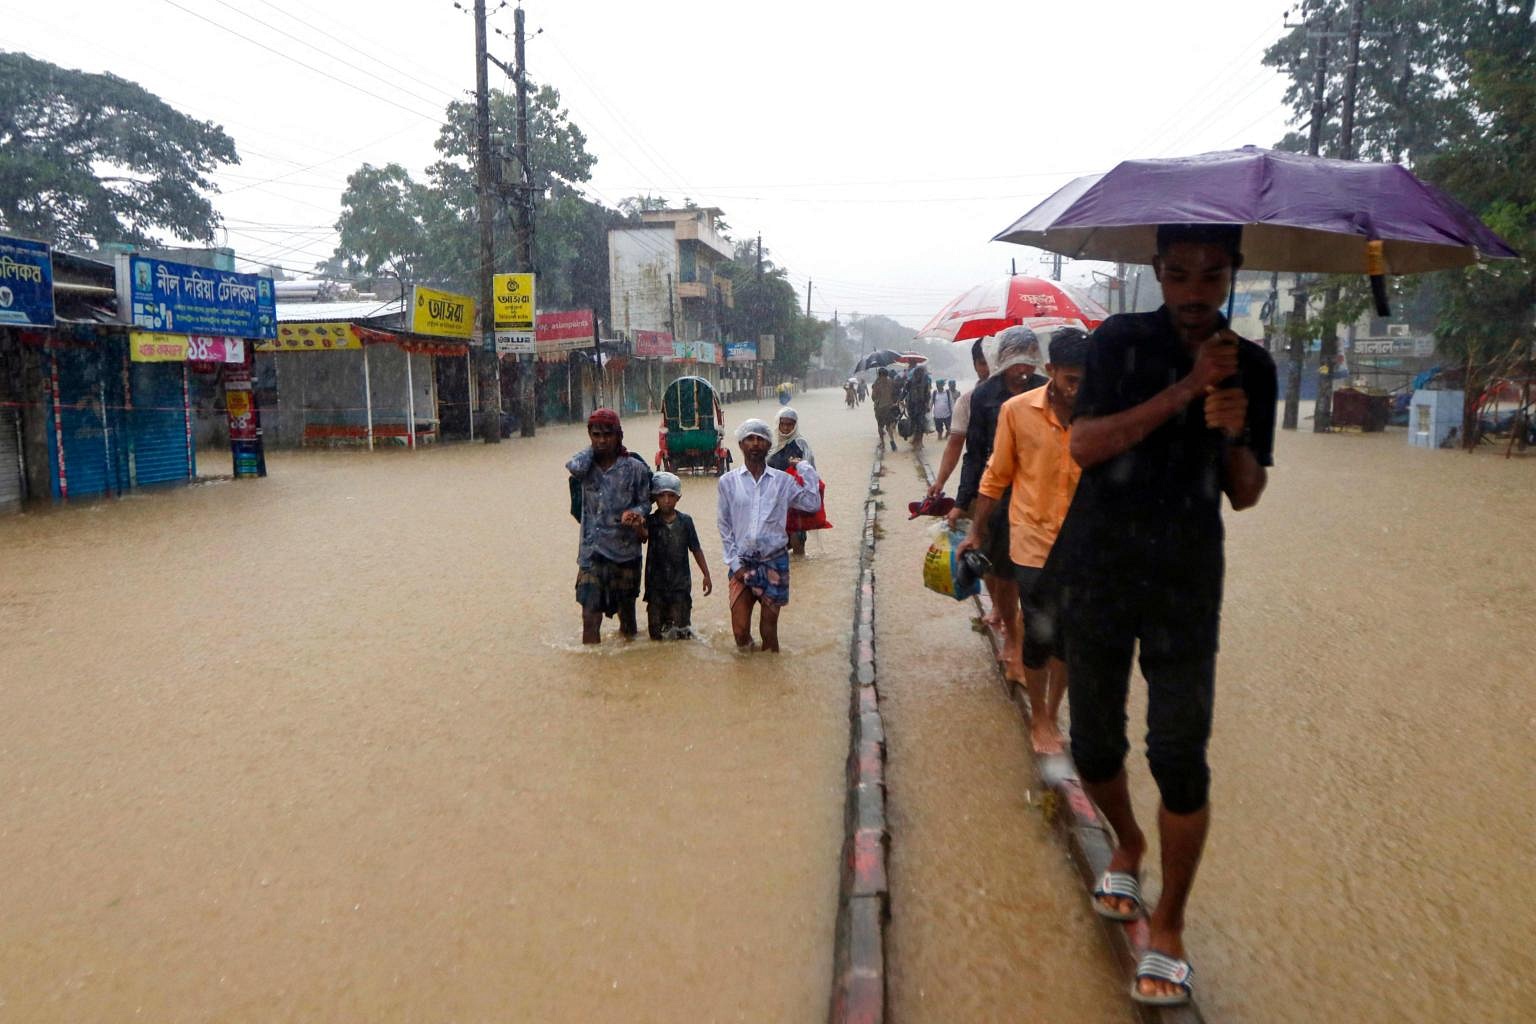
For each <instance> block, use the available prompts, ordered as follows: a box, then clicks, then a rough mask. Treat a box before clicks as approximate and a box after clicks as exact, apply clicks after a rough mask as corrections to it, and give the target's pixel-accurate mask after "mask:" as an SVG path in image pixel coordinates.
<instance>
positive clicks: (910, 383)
mask: <svg viewBox="0 0 1536 1024" xmlns="http://www.w3.org/2000/svg"><path fill="white" fill-rule="evenodd" d="M906 402H907V421H908V422H909V423H911V424H912V447H913V448H914V449H917V448H921V447H922V446H923V435H924V434H926V433H927V432H928V410H929V408H930V407H931V405H932V402H933V381H932V379H931V378H930V377H929V376H928V368H927V367H926V366H923V365H922V364H921V363H919V364H918V365H917V366H914V367H913V368H912V375H911V376H910V377H908V378H907V394H906Z"/></svg>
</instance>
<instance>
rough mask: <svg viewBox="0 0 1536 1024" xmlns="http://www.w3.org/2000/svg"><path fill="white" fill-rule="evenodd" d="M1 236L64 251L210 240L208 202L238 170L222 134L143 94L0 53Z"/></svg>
mask: <svg viewBox="0 0 1536 1024" xmlns="http://www.w3.org/2000/svg"><path fill="white" fill-rule="evenodd" d="M0 95H4V96H5V98H6V100H5V104H4V105H3V106H0V229H4V230H6V231H9V232H14V233H16V234H19V235H28V236H32V237H35V238H40V239H43V240H45V241H48V242H51V243H53V244H55V245H59V246H70V247H80V248H84V247H92V246H98V245H100V244H102V243H105V242H130V243H133V244H135V245H151V244H154V243H156V242H158V241H160V240H161V239H160V238H158V237H157V235H158V233H159V232H168V233H169V234H171V235H173V236H174V237H176V238H179V239H183V240H185V241H189V242H211V241H213V238H214V233H215V231H216V230H217V229H218V227H219V225H220V223H221V218H220V216H219V214H218V212H217V211H216V210H215V209H214V208H213V203H212V202H211V201H210V199H209V198H208V193H213V192H217V191H218V190H217V188H216V187H215V185H214V184H213V182H212V181H211V180H210V179H209V177H208V175H209V173H210V172H211V171H213V170H215V169H216V168H218V167H219V166H220V165H223V164H238V163H239V162H240V157H239V155H238V154H237V153H236V152H235V143H234V140H233V139H231V138H230V137H229V136H228V135H226V134H225V133H224V130H223V129H222V128H221V127H219V126H218V125H215V124H212V123H210V122H207V121H199V120H196V119H195V118H191V117H188V116H187V115H185V114H182V113H180V112H179V111H177V110H175V109H174V108H172V107H171V106H170V105H169V104H167V103H165V102H164V101H163V100H161V99H160V98H159V97H158V96H155V95H154V94H153V93H151V92H149V91H148V90H146V89H144V88H143V87H141V86H139V85H136V84H134V83H133V82H129V81H127V80H125V79H122V78H118V77H117V76H116V75H111V74H91V73H87V72H84V71H78V70H71V69H68V68H62V67H59V66H58V65H56V64H50V63H48V62H47V61H42V60H37V59H35V58H33V57H29V56H27V55H26V54H24V53H4V52H0Z"/></svg>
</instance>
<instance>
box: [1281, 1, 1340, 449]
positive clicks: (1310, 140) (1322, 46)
mask: <svg viewBox="0 0 1536 1024" xmlns="http://www.w3.org/2000/svg"><path fill="white" fill-rule="evenodd" d="M1309 35H1311V36H1312V39H1313V40H1314V41H1315V43H1316V45H1317V48H1316V49H1315V50H1314V51H1313V63H1312V124H1311V125H1310V128H1309V131H1308V132H1307V153H1308V154H1309V155H1311V156H1317V152H1318V150H1319V149H1320V148H1321V147H1322V143H1323V120H1324V118H1326V117H1327V114H1328V104H1327V102H1326V100H1325V97H1324V95H1323V93H1324V90H1325V89H1326V88H1327V84H1328V19H1327V18H1324V19H1323V26H1322V29H1321V30H1320V31H1318V32H1314V33H1309ZM1291 294H1292V305H1291V317H1290V323H1289V324H1288V328H1289V330H1288V331H1287V333H1288V334H1290V335H1291V337H1290V338H1289V339H1288V340H1289V342H1290V346H1291V363H1290V369H1289V372H1288V373H1287V375H1286V388H1285V414H1284V416H1283V417H1282V418H1281V422H1280V425H1281V427H1282V428H1283V429H1285V430H1295V429H1296V424H1297V422H1298V421H1299V420H1300V419H1301V376H1302V370H1303V367H1304V365H1305V360H1306V352H1307V339H1306V338H1304V337H1301V335H1303V334H1304V333H1305V332H1304V331H1303V330H1302V327H1303V326H1304V325H1305V324H1306V322H1307V289H1306V287H1305V286H1304V285H1303V284H1302V281H1301V275H1300V274H1298V275H1296V285H1295V288H1294V289H1293V290H1292V292H1291Z"/></svg>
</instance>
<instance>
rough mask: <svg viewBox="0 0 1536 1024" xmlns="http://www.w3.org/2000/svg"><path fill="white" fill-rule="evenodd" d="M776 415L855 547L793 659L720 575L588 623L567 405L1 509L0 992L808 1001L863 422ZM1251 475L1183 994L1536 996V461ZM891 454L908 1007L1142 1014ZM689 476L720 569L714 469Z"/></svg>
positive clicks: (1365, 464) (824, 546)
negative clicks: (434, 440)
mask: <svg viewBox="0 0 1536 1024" xmlns="http://www.w3.org/2000/svg"><path fill="white" fill-rule="evenodd" d="M795 404H796V406H797V408H799V409H800V411H801V413H802V424H803V427H804V430H805V432H806V434H807V435H808V436H809V437H810V439H811V440H812V442H813V443H814V445H815V448H816V453H817V460H818V463H819V464H820V465H821V467H822V468H823V470H824V472H825V475H826V477H827V479H828V493H827V497H828V503H829V516H830V518H831V519H832V521H833V522H834V523H836V524H838V527H839V528H837V529H833V530H832V531H828V532H823V533H821V534H819V535H813V537H812V540H811V544H810V549H809V555H810V557H809V558H807V559H806V560H805V561H804V562H796V563H795V565H794V569H793V598H792V601H791V604H790V606H789V608H788V609H787V610H786V611H785V614H784V618H783V627H782V637H783V642H784V653H783V654H782V655H781V656H780V657H778V658H771V657H763V656H747V657H742V656H740V655H738V654H737V653H736V652H735V651H734V649H733V644H732V643H731V640H730V635H729V629H728V626H727V622H726V615H725V603H724V599H723V595H717V596H716V597H712V598H702V597H698V596H696V605H695V609H696V614H695V620H696V622H697V623H698V624H699V625H700V627H701V639H700V640H699V641H697V642H694V643H681V644H679V643H673V644H652V643H650V642H648V641H640V642H637V643H633V644H621V643H619V642H617V641H616V640H615V639H613V638H612V636H611V633H612V626H611V624H609V627H608V630H607V631H608V633H609V634H610V636H609V638H608V639H607V640H605V643H604V645H603V646H602V647H601V648H600V649H597V650H584V649H582V648H581V646H580V644H579V643H577V640H578V638H579V616H578V614H577V609H576V606H575V603H574V600H573V597H572V582H573V578H574V561H575V544H576V528H575V524H574V523H573V522H572V521H571V520H570V518H569V516H568V514H567V511H566V490H565V483H564V474H563V470H562V468H561V464H562V463H563V462H564V460H565V459H566V458H567V457H568V456H569V455H570V454H571V453H572V452H573V451H574V450H575V449H576V448H578V447H579V446H580V445H581V444H582V443H584V442H583V434H582V433H581V431H580V430H579V428H573V427H557V428H552V429H550V430H547V431H545V432H543V433H542V434H541V436H540V437H538V438H536V439H534V440H533V441H531V442H528V441H522V440H514V441H511V442H508V443H506V444H503V445H500V446H494V447H492V446H481V445H470V446H451V447H445V448H442V449H440V450H424V451H421V452H418V453H407V452H380V453H375V454H374V455H372V456H369V455H366V454H364V453H359V452H337V453H318V452H304V453H276V454H274V455H273V456H272V458H271V460H270V464H271V469H272V472H273V476H272V477H271V478H269V479H267V480H265V481H259V482H241V483H231V482H214V483H205V484H201V485H198V486H195V487H191V488H183V489H179V490H174V491H168V492H162V493H155V494H139V495H135V496H133V497H131V498H128V499H126V500H122V501H118V502H112V503H108V504H104V505H99V506H84V507H75V508H67V509H61V510H57V511H45V512H40V513H33V514H28V515H25V516H20V517H10V518H8V519H4V520H0V666H3V671H0V678H3V681H4V686H3V687H0V778H4V779H5V781H6V787H7V793H6V799H5V800H4V801H0V843H3V846H4V849H5V851H6V862H7V864H8V865H9V870H7V871H6V872H4V873H0V1000H3V1002H0V1017H4V1018H7V1019H10V1018H14V1019H17V1020H26V1021H29V1022H31V1021H79V1020H115V1019H124V1018H128V1017H132V1016H137V1017H139V1018H141V1019H145V1020H207V1019H218V1020H225V1021H273V1020H278V1021H281V1020H295V1021H297V1020H317V1019H333V1020H339V1019H368V1020H414V1019H457V1020H506V1019H528V1020H534V1019H562V1020H564V1019H580V1020H604V1021H670V1020H678V1019H690V1020H692V1019H697V1020H751V1021H810V1020H819V1019H822V1018H823V1017H824V1015H825V1013H826V1006H827V999H828V993H829V990H830V985H831V951H832V936H833V926H834V918H835V913H836V899H837V890H838V861H839V855H840V851H841V846H842V838H843V819H842V815H843V801H844V788H843V787H844V775H843V768H844V758H845V755H846V753H847V743H848V720H847V708H848V660H847V654H848V641H849V626H850V622H851V614H852V596H853V581H854V578H855V573H856V569H857V546H858V539H859V538H858V528H859V523H860V522H861V520H862V505H863V501H864V498H865V484H866V483H867V480H868V473H869V460H870V452H871V448H872V441H873V430H872V414H871V412H870V410H869V407H868V406H867V405H866V406H865V407H863V408H861V409H859V410H856V411H849V410H846V409H844V408H843V406H842V400H841V395H840V394H839V393H836V392H832V391H826V392H817V393H813V394H811V395H809V396H804V397H799V398H797V400H796V403H795ZM773 408H774V407H773V406H770V405H767V404H763V405H760V406H757V407H751V406H745V405H736V406H730V407H728V408H727V416H728V418H729V420H730V423H731V425H732V426H734V425H735V424H736V423H739V422H740V420H741V419H742V418H743V417H744V416H745V415H748V414H749V413H751V412H757V413H759V414H770V415H771V412H772V409H773ZM627 426H628V439H629V440H630V442H631V443H632V444H633V445H634V447H636V448H637V449H639V450H640V451H641V452H643V453H644V454H646V455H649V454H650V453H651V451H652V450H653V448H654V444H655V429H654V418H653V417H639V418H632V419H631V420H630V421H629V422H628V424H627ZM1277 458H1278V460H1279V462H1280V468H1279V469H1278V470H1277V471H1276V472H1275V474H1274V475H1273V477H1272V482H1271V490H1270V494H1269V495H1268V496H1267V497H1266V499H1265V501H1264V503H1263V504H1261V505H1260V507H1259V508H1258V509H1256V510H1254V511H1253V512H1250V513H1245V514H1243V515H1241V516H1232V517H1229V519H1228V522H1229V537H1230V541H1229V575H1228V600H1227V611H1226V618H1225V633H1224V648H1223V653H1222V662H1221V669H1220V682H1219V684H1218V693H1219V697H1218V710H1217V716H1216V721H1217V725H1216V735H1215V737H1214V739H1213V744H1212V761H1213V765H1214V768H1215V788H1214V792H1213V807H1214V809H1215V824H1214V828H1213V832H1212V840H1211V846H1210V849H1209V851H1208V853H1207V857H1206V861H1205V865H1204V867H1203V869H1202V874H1201V878H1200V884H1199V886H1198V887H1197V889H1196V892H1195V897H1194V901H1193V903H1192V905H1191V918H1190V933H1189V943H1190V948H1191V952H1192V954H1193V956H1194V958H1195V963H1196V970H1197V972H1198V974H1197V977H1198V984H1199V986H1200V999H1201V1004H1202V1008H1203V1009H1204V1011H1205V1013H1206V1015H1207V1017H1208V1019H1211V1020H1221V1021H1259V1022H1270V1021H1274V1022H1280V1021H1310V1020H1316V1019H1319V1018H1320V1017H1326V1018H1329V1019H1340V1020H1373V1019H1393V1020H1395V1019H1404V1020H1412V1019H1426V1018H1432V1019H1438V1020H1461V1021H1473V1020H1512V1019H1520V1018H1521V1017H1522V1016H1525V1015H1528V1011H1529V1008H1530V1006H1531V1005H1532V1003H1533V1001H1536V991H1533V988H1532V986H1533V985H1536V980H1533V979H1536V963H1533V961H1532V955H1531V952H1530V951H1531V950H1532V949H1533V948H1536V924H1533V920H1532V918H1531V916H1530V915H1529V914H1525V913H1523V912H1521V910H1522V908H1523V907H1524V906H1525V903H1524V901H1523V898H1522V896H1521V895H1520V892H1519V889H1518V885H1516V886H1515V887H1514V889H1510V888H1509V886H1508V885H1507V884H1505V883H1501V882H1499V881H1498V880H1499V879H1519V878H1523V877H1526V876H1528V875H1529V874H1530V873H1531V870H1532V869H1533V868H1536V844H1533V843H1532V842H1531V837H1532V836H1533V835H1536V821H1533V816H1532V815H1533V812H1532V811H1531V810H1530V808H1531V807H1532V806H1533V805H1536V781H1533V780H1536V776H1533V775H1532V773H1531V772H1530V770H1529V751H1530V749H1531V747H1532V745H1533V742H1536V695H1533V692H1532V691H1531V689H1530V687H1529V686H1528V685H1523V684H1524V682H1525V681H1526V680H1528V679H1529V678H1530V675H1531V668H1532V665H1533V663H1536V657H1533V644H1532V639H1531V633H1530V631H1529V623H1528V619H1529V615H1528V610H1529V607H1530V597H1531V595H1532V583H1531V581H1532V580H1533V579H1536V555H1533V554H1532V548H1531V547H1530V545H1529V544H1526V543H1523V542H1522V540H1521V538H1522V537H1523V536H1524V533H1526V532H1528V523H1529V509H1530V508H1531V507H1532V504H1533V501H1536V472H1533V470H1536V462H1531V461H1529V460H1527V461H1525V462H1520V461H1518V460H1517V461H1515V462H1512V463H1505V462H1503V461H1502V460H1495V459H1491V458H1487V457H1485V456H1476V457H1466V456H1461V455H1458V454H1456V453H1425V452H1415V451H1410V450H1408V449H1407V446H1406V445H1405V444H1404V443H1403V440H1402V437H1401V435H1389V436H1386V437H1380V436H1377V437H1359V436H1335V437H1314V436H1312V435H1310V434H1301V435H1285V436H1283V437H1282V439H1281V444H1280V449H1279V451H1278V453H1277ZM887 469H888V472H887V477H886V481H887V482H886V484H885V485H884V486H885V490H886V494H885V498H884V500H885V503H886V511H885V512H884V513H882V519H881V522H882V529H883V532H884V538H883V539H882V540H881V542H880V547H879V548H878V550H877V555H876V559H877V561H876V569H877V585H878V587H879V596H878V603H877V606H876V607H877V615H878V616H879V619H878V622H877V629H878V643H879V651H880V659H881V660H880V665H881V672H882V676H883V677H884V678H883V689H882V697H883V699H884V700H885V713H886V718H887V726H888V731H889V735H888V740H889V764H888V769H887V771H888V783H889V787H890V803H889V813H890V820H891V823H892V827H893V832H894V836H893V844H892V854H891V884H892V900H893V919H892V924H891V928H890V931H889V932H888V943H889V945H888V965H889V972H890V973H889V978H890V985H891V990H890V996H891V998H890V1005H891V1008H892V1011H893V1016H892V1019H895V1020H904V1021H905V1020H925V1019H927V1020H945V1019H949V1020H959V1019H966V1020H994V1019H995V1020H1004V1019H1013V1017H1014V1016H1015V1015H1016V1014H1017V1013H1019V1012H1020V1010H1021V1008H1024V1007H1028V1008H1030V1009H1032V1010H1038V1011H1039V1012H1040V1013H1042V1014H1048V1015H1049V1016H1050V1019H1068V1020H1071V1019H1079V1020H1099V1019H1111V1015H1112V1016H1113V1018H1114V1019H1122V1014H1124V1013H1126V1012H1128V1004H1127V1003H1126V1002H1124V1001H1123V1000H1122V999H1120V997H1119V996H1118V993H1119V992H1120V991H1121V986H1122V985H1123V984H1124V979H1121V978H1118V977H1116V976H1115V975H1114V972H1113V970H1112V968H1110V967H1109V966H1108V965H1109V960H1108V956H1107V954H1106V953H1105V952H1104V951H1103V950H1102V948H1100V946H1101V944H1100V943H1099V942H1098V940H1097V937H1096V936H1095V935H1094V934H1093V933H1092V928H1093V925H1092V924H1091V923H1090V921H1089V918H1088V915H1087V914H1086V911H1085V909H1084V908H1085V906H1086V903H1085V901H1084V898H1083V896H1082V894H1081V893H1080V892H1076V891H1072V890H1070V889H1066V890H1063V889H1062V888H1061V887H1062V886H1063V885H1065V886H1070V885H1072V884H1073V879H1072V875H1071V872H1070V870H1069V869H1068V868H1067V867H1066V866H1065V863H1064V857H1065V853H1064V850H1063V849H1062V847H1061V846H1060V844H1059V843H1058V842H1057V840H1056V839H1055V837H1054V836H1053V835H1052V834H1051V833H1050V832H1049V830H1048V828H1047V826H1046V825H1045V824H1044V823H1043V821H1041V819H1040V815H1039V814H1038V812H1037V811H1036V810H1035V808H1034V807H1033V806H1032V805H1031V803H1030V778H1031V776H1030V769H1029V766H1028V761H1027V755H1026V754H1025V750H1026V747H1027V745H1026V743H1025V740H1024V736H1023V733H1022V730H1021V727H1020V725H1019V723H1018V719H1017V717H1016V712H1015V711H1014V709H1013V708H1012V707H1011V706H1010V705H1009V704H1008V703H1007V702H1006V701H1005V700H1004V699H1003V698H1002V696H1001V693H1000V691H999V689H998V688H997V686H996V684H995V682H994V681H993V680H992V679H991V678H990V676H988V675H987V674H988V673H990V671H991V668H990V665H989V663H988V662H987V659H986V654H985V647H984V645H983V643H982V641H981V639H980V638H979V637H976V636H975V634H973V633H971V632H970V627H969V622H968V620H969V617H970V615H971V610H970V608H969V606H968V605H958V604H955V603H954V602H947V601H946V600H945V599H943V598H940V597H938V596H937V595H932V594H928V593H926V592H924V591H921V590H920V589H919V588H920V568H919V567H920V563H921V557H922V551H923V549H924V547H925V546H926V537H925V536H924V535H923V531H922V528H921V526H920V524H917V523H911V524H909V523H907V522H906V521H905V519H904V513H902V512H901V511H900V510H901V509H902V508H904V506H905V503H906V501H907V500H909V499H910V498H913V497H916V496H917V495H918V493H920V491H921V489H922V488H921V484H920V481H919V478H918V476H917V471H916V467H915V465H914V464H912V463H911V458H910V455H909V454H908V453H907V452H906V450H905V446H903V451H902V452H900V453H897V454H896V455H894V456H891V457H889V458H888V459H887ZM684 490H685V493H684V497H683V501H682V505H681V507H682V509H683V510H684V511H686V512H689V513H690V514H692V515H693V516H695V518H696V519H697V521H698V524H699V528H700V535H701V537H702V538H703V539H704V545H705V550H706V553H707V554H708V555H709V557H710V558H711V562H712V565H713V566H715V572H716V578H717V579H719V580H723V576H724V574H723V572H721V570H720V568H719V565H718V563H719V541H718V536H717V534H716V533H715V531H714V528H713V522H714V481H713V479H712V478H697V479H688V480H686V481H685V485H684ZM909 490H910V492H911V493H907V492H908V491H909ZM982 677H985V678H982ZM1133 692H1134V691H1133ZM1141 713H1142V707H1141V705H1140V702H1139V700H1137V701H1133V707H1132V710H1131V716H1132V723H1133V725H1132V736H1133V746H1134V747H1135V749H1134V750H1133V754H1132V777H1133V780H1134V781H1135V784H1136V786H1137V791H1136V792H1137V800H1138V808H1139V809H1140V810H1143V811H1147V812H1150V810H1151V808H1152V805H1153V800H1154V797H1153V796H1152V792H1151V789H1150V786H1149V784H1148V780H1147V777H1146V772H1145V767H1144V764H1143V762H1142V761H1141V760H1140V758H1141V754H1140V746H1139V743H1137V742H1135V741H1136V740H1137V738H1138V737H1139V733H1140V728H1139V726H1138V725H1137V724H1136V723H1137V722H1138V720H1139V717H1140V715H1141ZM1149 875H1151V876H1152V877H1151V879H1150V883H1151V889H1152V891H1153V892H1154V893H1155V891H1156V878H1155V875H1156V872H1155V869H1154V870H1151V871H1149ZM1511 901H1513V903H1512V902H1511ZM1511 907H1513V908H1514V910H1513V912H1512V910H1511ZM1302 993H1305V994H1304V995H1303V994H1302ZM1324 1008H1326V1009H1324Z"/></svg>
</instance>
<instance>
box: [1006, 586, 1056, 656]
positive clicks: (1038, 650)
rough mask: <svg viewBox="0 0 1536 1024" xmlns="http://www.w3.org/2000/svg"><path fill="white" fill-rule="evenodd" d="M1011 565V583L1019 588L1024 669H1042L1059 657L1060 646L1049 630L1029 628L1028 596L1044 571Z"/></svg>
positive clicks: (1038, 626) (1037, 625) (1036, 627)
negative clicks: (1022, 622) (1022, 621)
mask: <svg viewBox="0 0 1536 1024" xmlns="http://www.w3.org/2000/svg"><path fill="white" fill-rule="evenodd" d="M1012 564H1013V581H1014V582H1015V583H1016V584H1018V587H1019V611H1020V613H1021V614H1022V615H1023V619H1024V667H1025V668H1044V667H1045V665H1046V662H1048V661H1050V660H1051V659H1052V658H1060V657H1061V648H1060V644H1058V643H1057V642H1056V638H1055V637H1054V635H1052V634H1051V631H1050V630H1049V629H1042V628H1041V626H1040V625H1039V623H1036V625H1035V627H1034V628H1033V629H1032V628H1030V609H1029V595H1030V592H1031V591H1032V590H1034V588H1035V582H1036V581H1037V580H1039V579H1040V574H1041V573H1042V572H1044V571H1045V570H1044V569H1042V568H1040V567H1039V566H1033V565H1020V564H1019V563H1017V562H1014V563H1012Z"/></svg>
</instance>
